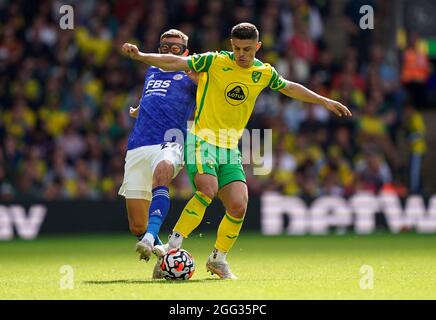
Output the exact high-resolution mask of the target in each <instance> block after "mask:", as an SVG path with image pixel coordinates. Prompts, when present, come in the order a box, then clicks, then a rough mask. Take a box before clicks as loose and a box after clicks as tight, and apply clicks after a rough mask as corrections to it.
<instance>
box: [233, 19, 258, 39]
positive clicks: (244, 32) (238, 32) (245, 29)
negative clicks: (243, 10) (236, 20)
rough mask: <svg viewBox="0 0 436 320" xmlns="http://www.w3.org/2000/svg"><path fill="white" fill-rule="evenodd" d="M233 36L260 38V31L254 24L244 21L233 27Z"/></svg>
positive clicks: (234, 37)
mask: <svg viewBox="0 0 436 320" xmlns="http://www.w3.org/2000/svg"><path fill="white" fill-rule="evenodd" d="M231 38H232V39H241V40H246V39H249V40H258V39H259V31H257V28H256V26H255V25H254V24H251V23H249V22H242V23H240V24H237V25H236V26H234V27H233V28H232V33H231Z"/></svg>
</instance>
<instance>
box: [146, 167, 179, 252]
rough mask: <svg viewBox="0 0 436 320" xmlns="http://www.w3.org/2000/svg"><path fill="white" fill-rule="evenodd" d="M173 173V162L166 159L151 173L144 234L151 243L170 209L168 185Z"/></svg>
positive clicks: (153, 241)
mask: <svg viewBox="0 0 436 320" xmlns="http://www.w3.org/2000/svg"><path fill="white" fill-rule="evenodd" d="M173 174H174V166H173V163H172V162H171V161H168V160H163V161H160V162H159V163H158V165H157V166H156V169H155V170H154V173H153V184H152V185H153V189H152V198H151V204H150V208H149V210H148V226H147V231H146V233H145V236H144V239H147V240H148V241H149V242H150V243H153V244H154V243H155V241H156V240H157V239H158V234H159V231H160V228H161V226H162V224H163V222H164V220H165V218H166V216H167V215H168V211H169V209H170V194H169V185H170V183H171V180H172V177H173ZM158 242H160V240H158ZM159 244H160V243H159Z"/></svg>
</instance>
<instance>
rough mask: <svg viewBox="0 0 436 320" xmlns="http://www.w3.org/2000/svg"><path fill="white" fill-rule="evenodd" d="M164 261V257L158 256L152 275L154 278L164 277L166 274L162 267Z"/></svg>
mask: <svg viewBox="0 0 436 320" xmlns="http://www.w3.org/2000/svg"><path fill="white" fill-rule="evenodd" d="M161 263H162V258H157V261H156V264H155V265H154V268H153V274H152V276H151V278H152V279H154V280H156V279H164V274H163V271H162V269H161V268H160V265H161Z"/></svg>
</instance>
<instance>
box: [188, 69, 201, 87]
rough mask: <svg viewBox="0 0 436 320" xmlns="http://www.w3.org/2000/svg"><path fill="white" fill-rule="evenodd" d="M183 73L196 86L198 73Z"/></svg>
mask: <svg viewBox="0 0 436 320" xmlns="http://www.w3.org/2000/svg"><path fill="white" fill-rule="evenodd" d="M185 73H186V74H187V75H188V77H189V79H191V80H192V81H194V82H195V83H196V84H198V75H199V73H198V72H194V71H192V70H187V71H185Z"/></svg>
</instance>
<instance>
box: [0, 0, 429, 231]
mask: <svg viewBox="0 0 436 320" xmlns="http://www.w3.org/2000/svg"><path fill="white" fill-rule="evenodd" d="M64 4H68V5H71V6H72V7H73V9H74V29H73V30H62V29H61V28H60V27H59V20H60V18H61V16H62V14H60V13H59V8H60V7H61V6H62V5H64ZM364 5H370V6H371V7H372V8H373V9H374V29H366V30H363V29H361V28H360V27H359V22H360V20H361V19H362V16H363V14H362V13H361V12H359V10H360V8H361V7H362V6H364ZM435 14H436V3H435V2H434V1H430V0H414V1H412V0H410V1H408V0H398V1H393V0H391V1H389V0H386V1H383V0H379V1H377V0H364V1H363V0H334V1H331V0H330V1H329V0H270V1H267V0H246V1H242V0H241V1H228V0H227V1H219V0H209V1H200V0H186V1H181V0H166V1H140V0H124V1H97V0H87V1H55V0H47V1H19V0H18V1H16V0H14V1H7V0H0V141H1V145H0V202H2V203H11V202H15V203H19V202H20V201H26V202H32V201H43V202H44V201H47V202H49V201H60V200H101V201H117V202H121V201H122V199H121V198H120V197H119V196H118V195H117V192H118V189H119V187H120V185H121V183H122V179H123V169H124V168H123V166H124V156H125V153H126V146H127V137H128V134H129V132H130V129H131V128H132V125H133V122H134V120H133V119H131V118H129V115H128V108H129V107H130V106H135V105H137V104H138V102H139V99H140V95H141V92H142V86H143V77H144V73H145V71H146V66H145V65H141V64H140V63H136V62H132V61H130V60H129V59H126V58H125V57H123V56H122V55H121V54H120V47H121V45H122V44H123V43H124V42H131V43H135V44H137V45H138V46H139V47H140V49H141V50H142V51H144V52H157V47H158V42H159V36H160V34H161V33H162V32H163V31H165V30H167V29H170V28H178V29H180V30H182V31H183V32H185V33H186V34H187V35H188V36H189V45H188V47H189V49H190V52H191V53H194V52H195V53H200V52H206V51H215V50H229V49H230V46H229V45H230V44H229V35H230V30H231V27H232V26H233V25H235V24H237V23H239V22H243V21H249V22H252V23H254V24H256V25H257V27H258V29H259V31H260V40H261V41H262V43H263V46H262V48H261V50H260V51H259V53H258V55H257V58H259V59H260V60H262V61H264V62H268V63H270V64H272V65H274V66H275V67H276V69H277V70H278V72H279V73H280V74H281V75H282V76H283V77H285V78H286V79H289V80H292V81H296V82H298V83H301V84H303V85H305V86H307V87H309V88H310V89H312V90H314V91H316V92H317V93H320V94H323V95H325V96H328V97H331V98H333V99H336V100H339V101H340V102H342V103H343V104H345V105H347V106H348V107H349V108H350V109H351V110H352V112H353V114H354V116H353V117H352V119H338V118H336V117H334V116H332V114H330V113H329V112H327V111H326V110H325V109H324V108H323V107H321V106H318V105H308V104H302V103H300V102H298V101H293V100H291V99H289V98H287V97H285V96H283V95H281V94H277V93H274V92H272V91H271V90H265V91H264V92H263V93H262V95H261V96H260V97H259V99H258V101H257V105H256V107H255V111H254V113H253V116H252V117H251V119H250V122H249V125H248V128H253V129H254V128H256V129H267V128H273V171H272V173H271V174H270V175H268V176H254V175H252V174H251V173H252V170H251V168H250V167H249V166H247V168H246V169H247V170H246V171H247V178H248V186H249V192H250V195H251V197H253V199H256V198H257V197H259V196H261V195H262V194H263V193H264V192H266V191H276V192H279V193H280V194H282V195H289V196H297V197H301V198H302V199H304V200H306V201H309V202H310V201H312V200H314V199H316V198H317V197H320V196H325V195H334V196H343V197H349V196H352V195H354V194H356V193H358V192H363V191H365V192H370V193H373V194H377V193H379V192H380V191H383V190H385V191H386V190H388V191H390V192H394V193H395V194H398V195H399V196H400V197H406V196H409V195H412V194H420V195H424V196H430V195H431V194H433V193H435V191H436V170H434V167H433V164H434V163H435V160H436V150H435V149H432V148H431V147H430V146H431V145H434V143H435V140H436V127H435V126H434V125H433V126H432V123H436V113H435V111H434V109H433V107H434V106H435V105H436V73H435V68H434V66H435V61H436V20H435V19H434V16H435ZM171 192H172V195H173V196H174V197H175V198H179V199H188V198H189V197H190V196H191V194H192V188H191V186H190V184H189V181H188V179H187V176H186V174H185V172H184V170H183V171H182V172H181V173H180V174H179V176H178V177H177V179H176V180H175V181H174V183H173V188H171ZM123 218H124V216H123ZM126 231H127V229H126Z"/></svg>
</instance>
